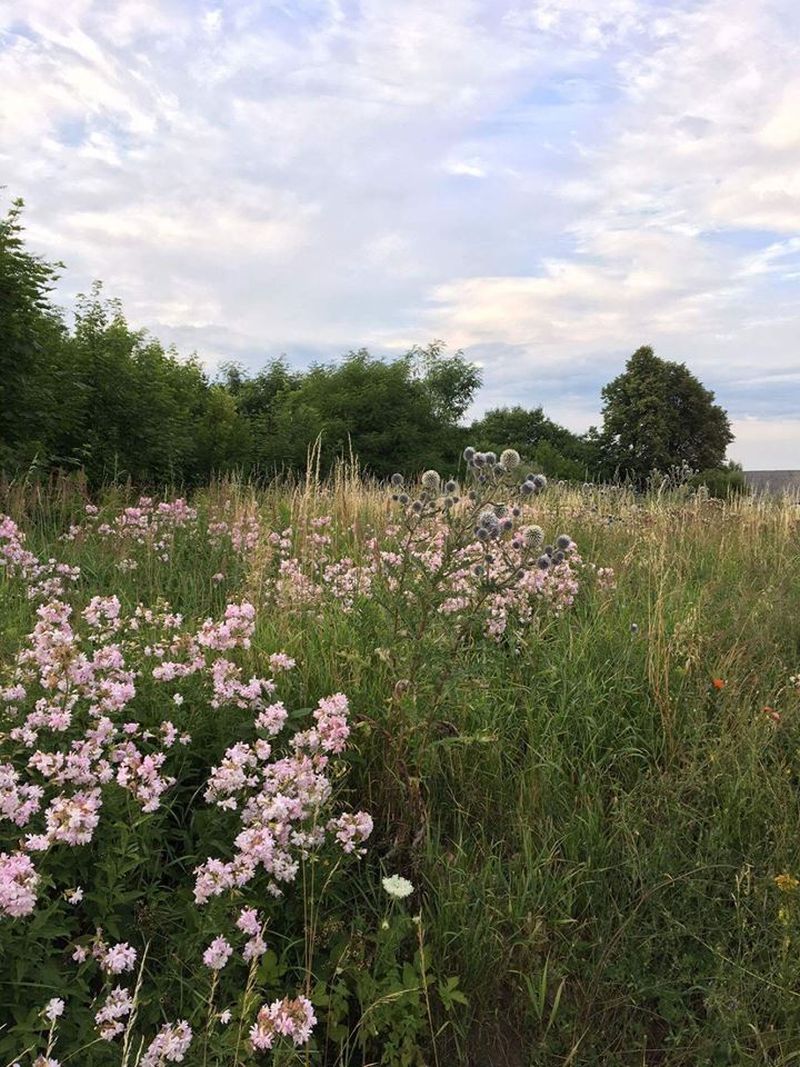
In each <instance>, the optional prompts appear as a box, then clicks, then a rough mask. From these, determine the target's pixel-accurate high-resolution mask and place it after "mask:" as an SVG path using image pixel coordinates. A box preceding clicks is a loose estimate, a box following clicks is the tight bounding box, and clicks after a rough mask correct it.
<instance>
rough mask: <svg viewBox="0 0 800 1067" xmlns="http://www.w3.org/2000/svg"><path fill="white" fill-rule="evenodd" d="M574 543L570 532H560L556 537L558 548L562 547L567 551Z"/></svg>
mask: <svg viewBox="0 0 800 1067" xmlns="http://www.w3.org/2000/svg"><path fill="white" fill-rule="evenodd" d="M571 544H572V538H571V537H570V535H569V534H559V535H558V537H557V538H556V548H560V549H562V550H563V551H566V550H567V549H568V548H569V546H570V545H571Z"/></svg>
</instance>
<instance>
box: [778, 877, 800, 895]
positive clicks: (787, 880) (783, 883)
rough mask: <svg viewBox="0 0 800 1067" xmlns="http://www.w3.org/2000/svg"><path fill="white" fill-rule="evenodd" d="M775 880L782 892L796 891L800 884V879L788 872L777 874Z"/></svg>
mask: <svg viewBox="0 0 800 1067" xmlns="http://www.w3.org/2000/svg"><path fill="white" fill-rule="evenodd" d="M774 881H775V885H776V886H777V887H778V889H780V891H781V893H794V891H795V890H796V889H797V887H798V886H800V881H798V880H797V878H795V877H794V875H793V874H789V873H788V872H784V873H783V874H778V875H776V876H775V879H774Z"/></svg>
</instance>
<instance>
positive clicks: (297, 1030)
mask: <svg viewBox="0 0 800 1067" xmlns="http://www.w3.org/2000/svg"><path fill="white" fill-rule="evenodd" d="M316 1021H317V1017H316V1016H315V1015H314V1009H313V1007H312V1005H311V1001H310V1000H308V998H307V997H297V998H296V1000H290V999H289V998H288V997H284V998H283V1000H275V1001H273V1002H272V1004H269V1005H267V1004H264V1005H262V1007H261V1008H260V1009H259V1012H258V1015H257V1016H256V1021H255V1023H254V1024H253V1026H252V1028H251V1030H250V1043H251V1044H252V1046H253V1048H254V1049H256V1050H258V1051H261V1052H263V1051H267V1050H268V1049H271V1048H272V1046H273V1045H274V1043H275V1038H276V1037H278V1036H281V1035H284V1036H286V1037H291V1039H292V1041H293V1042H294V1044H295V1045H305V1044H306V1042H307V1041H308V1039H309V1038H310V1037H311V1031H312V1029H313V1027H314V1024H315V1023H316Z"/></svg>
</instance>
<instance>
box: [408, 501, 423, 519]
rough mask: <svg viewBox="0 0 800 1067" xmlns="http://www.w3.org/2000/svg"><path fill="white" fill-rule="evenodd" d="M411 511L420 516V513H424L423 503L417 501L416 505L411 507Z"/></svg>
mask: <svg viewBox="0 0 800 1067" xmlns="http://www.w3.org/2000/svg"><path fill="white" fill-rule="evenodd" d="M411 510H412V511H415V512H416V513H417V514H418V515H419V513H420V512H421V511H422V501H421V500H415V501H414V503H413V504H412V505H411Z"/></svg>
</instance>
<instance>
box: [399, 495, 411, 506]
mask: <svg viewBox="0 0 800 1067" xmlns="http://www.w3.org/2000/svg"><path fill="white" fill-rule="evenodd" d="M397 499H398V500H399V501H400V503H401V504H407V503H408V501H409V499H410V498H409V495H408V493H401V494H400V496H398V498H397Z"/></svg>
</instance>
